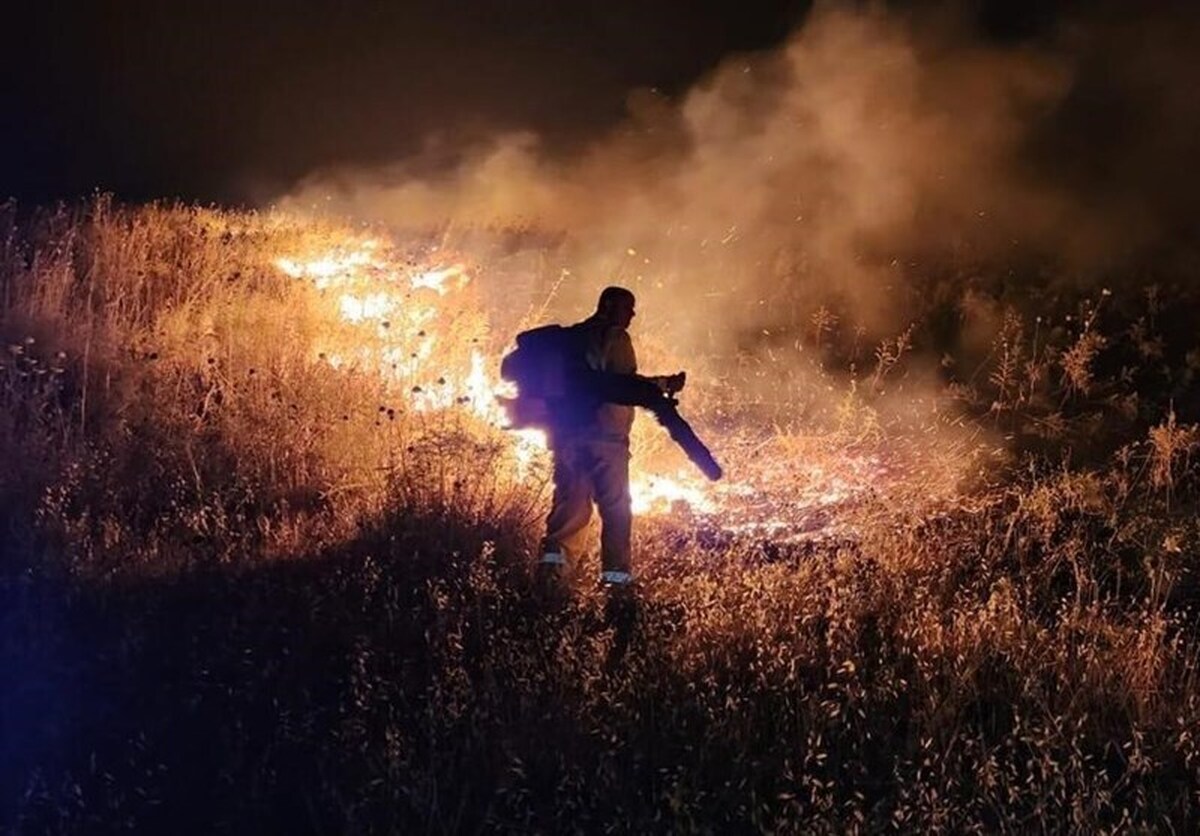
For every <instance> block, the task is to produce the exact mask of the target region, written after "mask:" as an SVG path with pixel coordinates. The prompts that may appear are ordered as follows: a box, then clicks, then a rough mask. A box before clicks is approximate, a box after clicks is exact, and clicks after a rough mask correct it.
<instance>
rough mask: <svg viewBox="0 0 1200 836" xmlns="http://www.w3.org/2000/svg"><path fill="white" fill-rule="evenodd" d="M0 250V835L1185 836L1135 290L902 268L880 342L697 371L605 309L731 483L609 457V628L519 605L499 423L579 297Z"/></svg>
mask: <svg viewBox="0 0 1200 836" xmlns="http://www.w3.org/2000/svg"><path fill="white" fill-rule="evenodd" d="M0 230H2V231H3V233H4V234H3V238H2V241H3V244H2V246H3V250H0V345H2V346H3V350H4V355H3V359H2V360H0V461H2V462H3V466H2V467H0V526H2V528H0V531H2V532H3V546H2V552H0V667H2V668H3V669H4V670H5V671H8V672H10V673H9V675H8V676H6V677H4V679H3V681H2V683H0V823H2V824H4V825H5V826H6V827H8V826H11V827H12V829H13V830H14V832H19V833H43V832H67V833H75V832H98V831H100V832H107V831H110V830H118V829H125V828H135V829H139V830H143V831H145V832H193V831H194V832H198V833H199V832H204V833H209V832H214V831H216V832H294V833H300V832H330V831H333V832H355V833H358V832H364V833H375V832H412V831H414V830H417V829H422V830H425V831H426V832H464V831H466V832H480V831H483V832H512V831H527V832H559V831H565V832H597V831H603V832H714V833H725V832H755V831H770V832H782V833H792V832H795V833H801V832H804V833H809V832H831V833H832V832H837V833H841V832H864V831H869V832H874V831H878V830H884V829H889V828H895V829H898V830H901V831H921V832H928V831H954V832H958V831H965V830H985V831H995V830H1007V831H1018V832H1025V831H1029V830H1034V829H1036V830H1047V831H1064V830H1066V831H1075V832H1087V833H1093V832H1101V831H1118V830H1130V829H1133V830H1159V829H1165V828H1168V827H1173V828H1174V829H1176V830H1180V831H1188V830H1191V829H1194V828H1195V826H1196V823H1197V816H1198V812H1200V811H1198V810H1197V795H1196V793H1197V791H1198V790H1200V786H1198V779H1200V771H1198V770H1200V760H1198V757H1200V750H1198V749H1197V747H1198V746H1200V743H1198V742H1197V741H1198V740H1200V703H1198V698H1197V693H1196V687H1195V676H1196V673H1197V650H1198V649H1200V642H1198V637H1197V634H1196V629H1195V615H1196V613H1195V610H1194V607H1195V605H1196V603H1197V601H1198V595H1200V590H1198V588H1197V582H1196V575H1195V568H1194V563H1195V554H1196V548H1197V544H1198V542H1200V540H1198V538H1200V528H1198V526H1197V522H1196V514H1195V511H1196V505H1195V498H1196V494H1195V489H1196V474H1195V469H1194V465H1193V463H1192V461H1191V455H1192V454H1193V453H1194V452H1195V450H1196V446H1197V443H1198V442H1200V433H1198V431H1197V428H1196V426H1195V425H1193V424H1191V423H1189V421H1190V420H1192V419H1193V418H1195V416H1193V415H1191V414H1190V413H1189V412H1188V410H1190V409H1192V407H1193V405H1194V404H1195V398H1194V393H1193V391H1192V390H1193V388H1194V385H1195V384H1194V372H1195V370H1196V368H1197V367H1200V363H1198V362H1197V354H1196V350H1195V344H1194V335H1193V334H1192V333H1191V331H1190V329H1189V327H1188V326H1187V325H1186V323H1190V322H1192V321H1194V320H1193V319H1192V312H1194V311H1196V310H1200V305H1196V300H1194V299H1192V298H1191V297H1190V296H1189V295H1188V294H1187V293H1186V292H1184V291H1181V290H1179V289H1178V287H1176V286H1175V285H1173V284H1171V283H1170V282H1169V280H1168V279H1164V280H1163V282H1162V283H1161V284H1154V283H1149V282H1142V283H1140V284H1137V283H1133V282H1131V283H1129V285H1128V287H1147V288H1150V289H1149V290H1122V289H1120V288H1119V287H1118V289H1117V290H1116V291H1115V292H1114V293H1109V292H1108V291H1107V290H1105V291H1103V292H1096V293H1094V294H1091V295H1089V293H1088V292H1087V291H1086V290H1084V289H1078V288H1077V289H1074V290H1071V289H1069V288H1068V289H1066V290H1064V289H1062V288H1063V287H1067V286H1068V285H1069V284H1070V283H1069V282H1065V281H1064V282H1057V281H1053V282H1052V281H1045V282H1040V281H1035V280H1034V279H1030V280H1028V281H1026V282H1009V281H1008V280H1007V279H1003V278H997V276H1008V275H1010V274H1011V273H1012V272H1013V270H1008V271H1007V272H997V273H985V274H982V275H981V276H980V277H979V278H977V279H976V280H974V281H972V282H969V283H963V282H958V281H957V278H959V277H961V275H962V274H963V273H965V272H968V271H971V270H975V269H976V268H977V265H967V264H964V265H957V264H950V265H945V264H942V265H937V266H936V268H935V267H932V266H929V267H928V268H927V269H924V270H923V271H922V272H921V277H920V279H919V282H918V281H917V279H914V285H913V290H912V295H913V297H914V298H917V299H924V300H928V304H927V306H926V307H925V309H924V310H923V311H921V312H920V315H918V316H916V318H914V320H913V323H912V325H911V326H910V327H909V328H908V329H907V330H905V331H903V332H901V333H896V334H890V335H886V336H885V337H882V338H881V339H880V340H878V341H873V340H872V341H870V342H868V337H867V336H866V335H865V332H863V331H862V330H860V329H855V328H854V327H853V324H852V323H851V322H850V321H849V320H848V319H847V318H846V317H845V316H844V315H842V314H839V313H838V312H837V311H834V310H832V309H830V308H826V307H818V308H814V309H812V310H807V309H806V310H804V311H800V312H799V313H797V312H796V311H792V312H791V316H792V319H791V322H792V325H793V327H792V329H791V330H785V331H783V332H780V331H778V330H776V331H774V332H771V331H770V329H762V331H763V333H761V334H755V335H754V339H753V340H750V339H749V338H747V339H746V341H745V342H744V343H742V344H739V345H737V346H734V347H733V348H731V347H729V346H721V347H720V348H716V347H714V348H713V349H712V351H711V353H708V354H700V353H697V352H696V351H694V350H692V347H691V346H690V345H684V344H683V343H682V342H673V341H672V340H671V339H669V336H670V334H671V332H670V328H669V325H670V323H669V321H668V320H667V319H665V318H664V317H665V316H666V314H665V313H663V312H662V311H661V310H660V312H659V313H658V314H657V316H659V317H660V318H659V319H658V320H655V319H653V317H654V316H655V314H653V313H652V312H648V314H647V319H648V320H649V322H648V327H645V328H644V329H643V330H642V331H636V330H635V339H637V340H638V342H639V348H640V349H641V350H642V352H643V353H642V360H643V365H644V366H646V367H647V368H654V369H661V370H664V371H673V370H675V369H676V368H683V367H686V368H688V370H689V373H690V378H691V381H692V383H690V385H689V389H688V390H687V391H686V392H685V396H684V402H683V408H684V409H685V411H687V412H688V415H689V417H690V418H692V419H693V420H694V423H695V425H696V427H697V429H698V431H700V432H701V433H702V434H703V435H704V436H705V438H706V439H707V440H708V441H709V442H710V444H711V446H712V447H713V449H714V451H715V452H716V453H717V455H718V457H720V458H721V459H722V462H723V464H724V465H725V470H726V473H727V474H728V478H727V479H726V480H725V481H723V482H721V483H717V484H709V483H707V482H705V481H704V480H703V478H702V477H700V475H699V474H698V473H696V472H694V471H693V470H692V469H691V468H690V466H689V464H688V462H687V461H686V459H684V458H683V456H682V455H681V454H680V453H679V452H678V451H677V450H675V449H674V448H673V447H672V446H671V444H670V442H669V440H668V439H667V438H666V436H665V434H664V433H663V432H662V431H661V429H659V428H658V427H657V426H655V424H654V422H653V421H651V420H649V419H647V418H646V417H643V418H641V419H640V420H639V422H638V425H637V428H636V434H635V438H634V460H635V463H636V465H637V472H636V474H635V485H634V488H635V491H634V492H635V504H636V508H637V512H638V520H637V525H636V548H637V558H636V560H637V570H638V575H639V584H638V588H637V591H636V595H635V596H634V597H632V598H630V599H628V600H626V599H620V600H609V599H607V598H606V596H605V594H604V593H603V592H602V591H601V590H599V589H598V588H596V586H595V584H594V581H593V578H594V575H595V566H593V565H588V566H585V567H581V568H580V570H579V571H578V572H577V573H576V577H574V579H573V581H572V587H571V589H570V590H569V594H566V595H563V596H557V597H555V596H551V597H547V596H545V595H543V594H542V593H541V591H540V590H538V589H536V588H535V586H534V584H533V582H532V578H531V573H530V569H531V561H532V555H533V552H534V548H535V546H536V544H537V540H538V537H539V536H540V534H541V531H540V525H541V519H542V517H543V516H544V513H545V510H546V504H547V501H548V471H547V461H546V455H545V452H544V447H543V445H542V444H541V443H540V442H539V440H538V439H537V438H536V437H534V436H531V435H529V434H517V433H513V432H511V431H508V430H505V429H504V428H503V424H504V416H503V414H502V412H501V411H500V410H499V408H498V406H497V404H496V400H495V396H496V395H497V394H498V393H500V392H502V391H503V386H502V385H501V383H500V381H499V379H498V375H497V365H498V359H499V357H500V356H501V354H502V353H503V351H504V349H505V346H506V344H507V343H508V341H509V339H510V338H511V336H512V334H513V333H515V331H516V330H517V329H518V328H520V327H523V326H527V325H530V324H534V323H536V322H540V321H544V320H547V319H553V318H562V317H570V316H576V315H581V314H584V313H586V310H584V309H581V308H579V307H578V305H577V304H576V303H575V301H574V300H575V299H576V298H580V297H582V296H584V295H585V294H586V292H588V291H589V290H590V287H591V284H596V283H597V282H598V281H600V280H601V277H597V276H587V277H584V276H576V275H574V274H573V273H572V272H571V271H570V270H569V269H567V268H566V267H564V265H563V264H562V263H561V262H562V260H563V259H564V258H565V257H566V255H565V254H566V253H567V252H568V250H566V249H563V247H562V241H561V240H560V238H558V237H556V235H555V234H554V233H552V232H550V231H541V230H529V229H520V228H498V229H455V228H451V227H444V228H438V229H423V230H397V229H387V228H382V227H381V228H378V229H368V228H362V227H355V226H351V225H348V224H345V223H341V222H336V221H332V220H328V219H313V218H309V217H303V216H299V215H295V214H289V213H285V212H262V213H247V212H236V211H227V210H220V209H216V208H202V207H193V206H180V205H166V204H163V205H149V206H139V207H122V206H118V205H114V203H113V202H112V201H111V200H110V199H108V198H105V197H100V198H97V199H96V200H94V201H93V202H91V203H89V204H88V205H86V206H81V207H78V208H70V209H58V210H35V211H29V210H24V209H22V210H20V211H19V210H18V208H17V207H15V206H7V207H5V209H4V211H3V213H2V216H0ZM515 239H520V242H519V245H518V244H514V243H513V241H514V240H515ZM531 254H532V255H531ZM630 255H631V256H632V255H633V251H632V250H630ZM1014 269H1016V268H1014ZM950 276H953V277H955V279H956V281H954V282H951V281H950V280H949V279H947V278H946V277H950ZM617 278H618V279H622V280H623V279H625V278H628V280H629V281H631V282H637V281H642V280H643V277H642V276H641V275H636V276H635V275H633V274H632V273H630V274H629V275H628V276H624V275H622V274H620V273H619V272H618V273H617ZM646 281H647V282H648V281H649V279H648V278H647V279H646ZM589 282H590V283H591V284H589ZM601 283H602V282H601ZM951 285H952V286H953V287H954V288H955V290H954V291H953V292H952V293H951V292H950V291H949V290H947V289H946V288H947V287H949V286H951ZM1052 285H1053V286H1054V287H1055V288H1057V289H1056V290H1055V292H1054V294H1053V295H1052V294H1051V293H1050V291H1049V289H1048V288H1050V287H1051V286H1052ZM947 322H950V323H951V325H949V326H947V325H946V323H947ZM980 322H987V323H988V324H989V325H988V328H987V329H982V327H980V328H976V331H977V332H978V333H984V334H985V335H986V337H985V339H983V340H982V342H981V341H980V339H979V338H978V336H977V334H975V335H974V336H972V334H968V333H967V331H968V328H967V326H966V325H963V323H973V325H972V327H974V326H977V325H978V324H979V323H980ZM1181 323H1184V324H1181ZM639 327H640V322H639V325H638V326H635V329H637V328H639Z"/></svg>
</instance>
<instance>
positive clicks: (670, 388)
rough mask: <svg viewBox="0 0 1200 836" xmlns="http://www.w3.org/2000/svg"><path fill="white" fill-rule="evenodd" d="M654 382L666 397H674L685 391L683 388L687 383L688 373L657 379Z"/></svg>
mask: <svg viewBox="0 0 1200 836" xmlns="http://www.w3.org/2000/svg"><path fill="white" fill-rule="evenodd" d="M654 382H655V383H657V384H658V388H659V389H661V390H662V392H663V394H664V395H674V394H675V393H676V392H681V391H683V387H684V385H685V384H686V383H687V372H678V373H676V374H672V375H666V376H664V377H656V378H654Z"/></svg>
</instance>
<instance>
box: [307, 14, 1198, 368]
mask: <svg viewBox="0 0 1200 836" xmlns="http://www.w3.org/2000/svg"><path fill="white" fill-rule="evenodd" d="M1114 8H1115V7H1114ZM1135 15H1136V17H1135ZM1196 19H1197V16H1196V15H1194V14H1185V13H1183V12H1181V11H1180V10H1179V9H1178V8H1174V7H1165V6H1164V7H1161V8H1149V7H1147V8H1143V9H1141V10H1139V11H1138V12H1136V13H1135V12H1132V11H1129V10H1125V11H1120V12H1118V11H1102V12H1096V11H1092V12H1089V13H1088V15H1087V16H1080V15H1076V16H1074V17H1071V16H1066V17H1064V18H1062V19H1061V20H1060V21H1058V23H1057V24H1056V25H1055V27H1054V28H1053V29H1052V30H1051V31H1047V32H1044V33H1042V34H1041V35H1040V36H1039V37H1038V38H1037V39H1034V40H1029V41H1025V42H1021V43H1004V44H997V43H989V42H986V41H985V40H983V39H982V38H980V37H978V36H977V35H976V34H974V33H973V32H972V31H971V27H970V26H968V25H967V24H966V23H964V21H963V20H962V19H961V18H955V17H952V16H948V15H945V14H942V13H938V14H926V13H920V14H918V13H911V12H910V13H907V14H899V13H896V12H891V11H887V10H884V9H882V8H877V7H872V8H869V9H867V10H862V9H853V10H848V9H847V8H846V7H844V6H842V5H838V4H829V5H824V6H821V5H819V6H818V7H817V8H816V9H815V10H814V11H813V12H812V13H811V14H810V16H809V18H808V20H807V21H806V22H805V24H804V25H803V27H802V28H801V29H799V30H798V31H796V32H795V33H794V34H793V35H792V36H791V37H790V38H789V40H788V41H787V43H786V44H784V45H783V46H782V47H781V48H779V49H776V50H772V51H768V52H762V53H756V54H747V55H740V56H736V57H731V58H729V59H727V60H726V61H725V62H724V63H723V64H721V65H720V66H719V67H718V68H717V69H716V70H715V71H713V72H712V73H711V74H710V75H709V76H708V77H706V78H704V79H702V80H701V81H700V82H699V83H697V84H696V85H694V86H693V87H692V88H691V89H690V90H688V91H687V92H686V93H685V94H684V95H682V96H680V97H678V98H677V99H668V98H666V97H663V96H660V95H659V94H657V93H655V92H654V91H651V90H635V91H632V92H631V93H630V95H629V97H628V119H627V120H626V121H625V123H624V124H622V125H621V126H619V127H618V128H616V129H615V130H613V131H611V132H610V133H608V134H607V135H605V136H603V137H600V138H598V139H596V140H595V141H594V142H593V143H592V144H590V145H589V146H588V147H587V148H586V149H585V150H583V151H582V152H578V153H575V154H572V155H570V156H566V157H564V156H563V155H561V154H557V153H550V152H549V151H548V149H546V148H544V147H543V145H542V143H541V141H540V140H539V137H538V136H537V135H535V134H533V133H519V132H518V133H513V132H508V133H505V134H503V135H499V136H495V137H492V138H490V139H488V140H486V141H484V142H479V143H474V144H473V145H471V147H469V148H465V149H463V148H457V147H453V148H448V147H447V146H446V145H445V144H444V142H439V141H434V140H430V142H429V144H428V148H427V153H426V154H423V155H417V156H415V157H408V158H406V159H403V160H399V161H397V162H395V163H393V164H391V165H389V166H386V167H382V168H368V169H364V168H352V167H345V166H336V165H335V166H331V167H328V168H326V169H324V170H321V171H319V172H316V173H314V174H313V175H311V176H310V177H308V178H307V179H306V180H305V181H304V182H303V183H302V184H300V186H299V187H298V188H297V189H295V190H294V191H293V192H292V194H291V195H289V196H288V197H287V198H286V199H285V200H284V201H283V202H284V205H286V206H291V207H300V208H311V207H313V206H319V207H321V208H323V209H327V210H331V211H334V212H337V213H342V214H349V215H353V216H358V217H362V218H367V219H371V220H376V221H383V222H385V223H388V224H391V225H394V226H396V227H400V228H412V227H426V226H436V225H439V224H454V225H458V226H459V227H460V228H463V227H469V226H473V225H474V226H481V227H491V228H509V229H512V228H523V229H536V230H541V231H543V232H550V233H554V234H555V236H556V237H553V239H552V240H553V242H554V243H553V246H552V247H549V248H548V247H547V244H546V238H545V237H544V236H532V237H531V238H529V239H528V242H527V243H520V242H518V243H517V244H516V245H515V246H516V247H517V249H520V248H522V247H528V249H529V251H530V253H534V252H535V251H536V252H537V253H538V254H539V258H542V259H543V261H542V262H541V263H542V264H543V266H544V259H545V258H546V254H547V252H548V251H549V252H550V258H551V260H552V261H553V262H554V263H555V265H557V266H561V267H563V268H567V269H569V274H566V273H564V274H561V275H563V276H565V280H564V281H563V282H562V283H561V285H558V295H557V297H556V300H555V305H557V306H559V307H561V308H562V309H564V310H570V311H577V310H580V309H582V308H585V307H586V305H587V302H588V301H590V297H591V296H592V295H593V294H594V292H595V289H596V288H597V287H599V286H602V285H604V284H606V283H609V282H612V281H620V282H623V283H626V284H629V285H630V286H632V287H633V288H634V289H635V290H636V291H637V292H638V294H639V296H640V298H641V299H642V300H644V304H643V305H642V308H643V311H644V312H645V319H646V320H648V322H649V323H650V324H653V325H654V326H655V328H656V330H658V329H662V330H663V331H664V332H665V333H667V334H669V336H670V339H671V340H672V341H673V342H675V343H676V344H678V345H681V346H685V347H687V348H689V349H695V350H697V351H701V352H705V353H721V352H724V351H728V350H730V349H737V350H739V351H748V350H754V349H755V348H756V347H761V346H762V345H763V344H764V343H765V344H771V343H773V342H775V343H790V342H794V341H795V340H797V339H799V338H801V337H804V336H806V335H807V336H809V337H811V335H812V334H813V333H814V332H816V336H817V342H820V341H821V339H822V334H821V333H820V331H821V328H822V326H821V324H820V318H821V317H822V316H825V317H827V321H828V322H831V323H836V325H835V326H830V327H829V328H828V331H829V333H828V335H826V336H825V337H824V339H825V341H826V343H827V345H830V344H834V343H837V344H838V345H839V346H840V348H841V350H842V353H843V354H845V355H847V356H852V355H853V354H854V353H855V352H856V351H858V348H857V346H858V344H860V343H861V344H873V343H875V342H877V341H878V340H880V339H883V338H885V337H889V336H894V335H895V334H897V333H900V332H902V331H903V329H904V328H906V327H907V326H908V325H909V324H910V323H912V322H914V321H917V320H920V319H921V318H922V317H925V316H927V315H928V314H929V312H930V308H931V305H934V304H941V305H943V306H946V305H948V306H949V307H950V308H951V309H953V311H954V312H955V313H954V316H956V317H957V318H958V321H957V322H956V324H955V326H954V328H953V329H952V330H955V331H956V336H955V337H954V339H958V338H959V337H962V336H963V335H964V334H965V339H966V341H967V342H968V343H973V344H986V343H987V341H988V340H989V339H990V332H991V330H992V329H993V328H994V327H995V323H996V321H997V316H996V311H995V308H994V306H993V305H992V302H993V301H994V300H996V299H998V298H1000V297H1004V296H1010V295H1011V287H1009V285H1011V284H1013V283H1017V284H1020V283H1029V282H1032V283H1038V282H1068V283H1075V284H1076V285H1079V284H1082V285H1084V286H1085V287H1086V286H1088V285H1089V283H1090V284H1094V285H1095V286H1096V287H1097V289H1098V288H1099V286H1100V285H1101V283H1104V284H1105V286H1107V285H1108V284H1111V283H1112V281H1113V273H1114V272H1116V271H1117V267H1118V265H1121V264H1124V263H1127V262H1128V261H1129V259H1131V258H1136V257H1137V254H1138V253H1144V252H1147V251H1150V250H1161V249H1162V248H1163V247H1166V246H1170V247H1172V248H1177V245H1178V244H1179V243H1180V242H1186V241H1189V240H1190V237H1191V235H1190V233H1191V231H1192V229H1193V227H1191V224H1192V221H1191V218H1193V217H1195V211H1194V210H1195V209H1196V208H1197V207H1196V203H1197V200H1198V199H1197V196H1196V195H1197V190H1195V189H1194V188H1191V187H1190V185H1189V184H1188V183H1187V182H1186V180H1187V178H1186V176H1184V177H1181V176H1180V175H1181V174H1184V173H1185V172H1187V171H1189V170H1190V168H1189V166H1190V163H1188V162H1187V161H1188V160H1189V159H1197V158H1200V153H1198V152H1200V147H1197V146H1198V145H1200V140H1198V139H1197V137H1200V131H1197V130H1195V127H1196V125H1197V124H1198V116H1200V104H1198V103H1197V101H1196V99H1195V97H1194V96H1190V95H1189V94H1188V92H1187V90H1188V89H1190V87H1191V85H1190V84H1189V83H1188V82H1187V79H1200V72H1198V69H1200V67H1198V64H1200V59H1198V58H1197V57H1196V56H1195V54H1194V52H1193V51H1191V50H1189V49H1188V48H1187V45H1188V44H1189V43H1191V42H1194V41H1193V40H1191V38H1192V36H1193V35H1195V34H1196V33H1197V32H1198V31H1200V29H1198V27H1197V25H1196ZM1151 44H1153V47H1151V46H1150V45H1151ZM581 95H586V93H585V92H582V91H581ZM447 159H450V160H453V163H452V164H450V165H447V164H446V161H447ZM435 160H436V161H437V164H436V165H434V164H433V162H432V161H435ZM510 254H511V253H510ZM983 275H987V276H993V277H999V278H993V279H989V280H987V281H983V280H981V279H980V278H979V277H980V276H983ZM1050 275H1052V276H1053V278H1052V279H1051V278H1047V276H1050ZM946 279H949V280H950V281H949V284H950V285H951V286H952V289H951V290H949V291H945V290H943V289H942V284H943V282H944V280H946ZM544 289H545V288H542V289H541V290H543V291H544ZM501 292H503V293H504V294H505V296H504V299H505V302H506V304H514V303H515V304H529V303H533V302H536V301H540V300H535V299H516V300H514V298H513V295H512V290H511V289H501ZM966 293H970V294H973V295H972V297H971V301H970V303H969V304H966V305H962V304H960V301H961V300H960V299H958V298H951V299H947V298H944V297H946V295H947V294H949V295H950V296H952V297H958V296H960V295H961V294H966ZM972 331H976V332H980V331H981V332H982V333H971V332H972ZM807 341H809V342H811V341H812V340H811V339H808V340H807Z"/></svg>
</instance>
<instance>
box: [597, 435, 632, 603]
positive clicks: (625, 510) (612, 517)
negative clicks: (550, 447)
mask: <svg viewBox="0 0 1200 836" xmlns="http://www.w3.org/2000/svg"><path fill="white" fill-rule="evenodd" d="M588 449H589V452H590V453H591V456H590V461H589V462H588V465H589V471H590V475H591V477H592V478H591V481H592V486H593V490H594V491H595V493H596V507H597V508H598V509H599V510H600V521H601V524H602V528H601V531H600V569H601V575H600V577H601V580H603V581H604V582H605V583H608V584H627V583H629V582H630V581H631V580H633V577H632V575H631V572H632V554H633V545H632V536H633V508H632V500H631V498H630V496H629V445H628V444H622V443H620V442H614V441H600V442H594V443H592V444H590V445H588Z"/></svg>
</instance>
